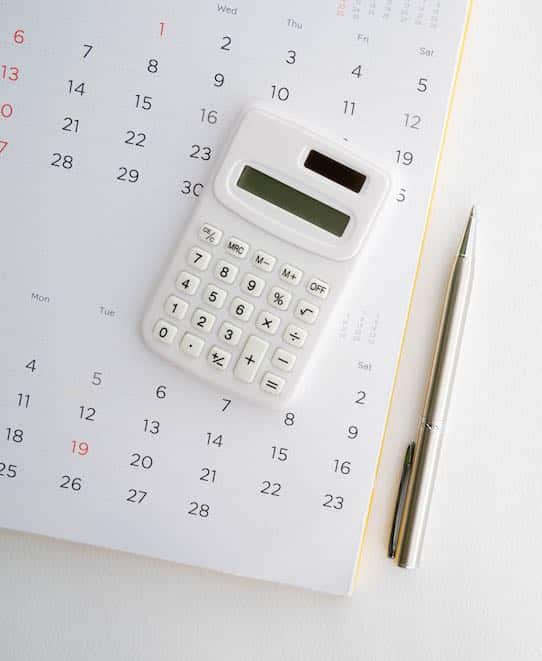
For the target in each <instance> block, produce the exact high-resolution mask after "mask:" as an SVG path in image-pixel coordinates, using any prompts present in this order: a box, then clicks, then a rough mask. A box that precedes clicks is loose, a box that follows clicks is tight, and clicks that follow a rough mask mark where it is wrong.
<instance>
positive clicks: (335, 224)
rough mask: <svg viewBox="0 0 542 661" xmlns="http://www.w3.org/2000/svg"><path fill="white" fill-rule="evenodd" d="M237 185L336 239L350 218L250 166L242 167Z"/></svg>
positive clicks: (341, 233) (342, 232)
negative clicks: (333, 235) (329, 233)
mask: <svg viewBox="0 0 542 661" xmlns="http://www.w3.org/2000/svg"><path fill="white" fill-rule="evenodd" d="M237 185H238V186H239V188H242V189H243V190H246V191H247V192H248V193H252V195H256V196H257V197H261V198H262V200H265V201H266V202H270V203H271V204H274V205H275V206H276V207H280V208H281V209H284V211H288V212H289V213H293V214H294V215H295V216H298V217H299V218H303V220H306V221H307V222H308V223H312V224H313V225H316V227H320V228H321V229H323V230H326V232H331V234H335V236H342V235H343V234H344V230H345V229H346V226H347V225H348V222H349V221H350V216H348V215H347V214H346V213H343V212H342V211H338V210H337V209H334V208H333V207H330V206H329V205H327V204H324V203H323V202H320V201H319V200H316V199H315V198H314V197H311V196H310V195H306V194H305V193H302V192H301V191H298V190H297V189H295V188H292V187H291V186H288V185H287V184H284V183H282V181H279V180H278V179H274V178H273V177H270V176H269V175H267V174H264V173H263V172H260V171H259V170H256V169H255V168H252V167H250V165H245V167H244V168H243V171H242V172H241V175H240V177H239V179H238V180H237Z"/></svg>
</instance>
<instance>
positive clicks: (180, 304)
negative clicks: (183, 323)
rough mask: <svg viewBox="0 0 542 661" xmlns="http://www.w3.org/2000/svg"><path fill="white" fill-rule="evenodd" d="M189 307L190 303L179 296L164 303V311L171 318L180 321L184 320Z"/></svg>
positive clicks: (169, 297) (171, 297)
mask: <svg viewBox="0 0 542 661" xmlns="http://www.w3.org/2000/svg"><path fill="white" fill-rule="evenodd" d="M189 307H190V306H189V305H188V303H187V302H186V301H183V300H182V298H179V297H178V296H168V297H167V300H166V302H165V303H164V311H165V312H166V314H169V316H170V317H174V318H175V319H178V320H179V321H180V320H181V319H184V317H185V315H186V311H187V310H188V308H189Z"/></svg>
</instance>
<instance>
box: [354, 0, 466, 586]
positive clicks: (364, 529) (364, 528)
mask: <svg viewBox="0 0 542 661" xmlns="http://www.w3.org/2000/svg"><path fill="white" fill-rule="evenodd" d="M473 4H474V2H473V0H469V2H468V5H467V11H466V14H465V23H464V26H463V34H462V37H461V42H460V44H459V50H458V56H457V61H456V65H455V72H454V76H453V81H452V86H451V91H450V97H449V100H448V108H447V110H446V117H445V119H444V128H443V130H442V137H441V140H440V147H439V152H438V156H437V163H436V166H435V173H434V175H433V185H432V188H431V195H430V197H429V204H428V205H427V213H426V215H425V223H424V228H423V232H422V239H421V241H420V249H419V252H418V259H417V262H416V270H415V272H414V278H413V280H412V287H411V289H410V295H409V300H408V307H407V313H406V316H405V323H404V326H403V332H402V334H401V341H400V343H399V352H398V355H397V362H396V364H395V372H394V375H393V382H392V386H391V392H390V398H389V400H388V407H387V410H386V417H385V419H384V429H383V431H382V438H381V440H380V447H379V449H378V456H377V460H376V466H375V470H374V473H373V484H372V487H371V494H370V496H369V505H368V507H367V512H366V513H365V517H364V519H363V526H362V533H361V540H360V544H359V549H358V556H357V559H356V568H355V571H354V574H353V577H352V580H351V583H350V589H349V591H348V594H349V595H351V594H352V591H353V588H355V587H356V586H357V583H358V580H359V575H360V566H361V558H362V555H363V547H364V544H365V538H366V536H367V528H368V522H369V517H370V515H371V510H372V507H373V497H374V487H375V482H376V480H377V478H378V472H379V470H380V463H381V460H382V451H383V449H384V442H385V440H386V435H387V432H388V424H389V420H390V413H391V407H392V404H393V400H394V397H395V389H396V386H397V376H398V373H399V367H400V366H401V360H402V358H403V350H404V344H405V339H406V332H407V329H408V323H409V321H410V315H411V313H412V302H413V299H414V292H415V290H416V285H417V283H418V276H419V274H420V266H421V261H422V256H423V251H424V248H425V240H426V238H427V230H428V229H429V221H430V219H431V212H432V209H433V201H434V199H435V193H436V189H437V181H438V176H439V173H440V166H441V162H442V155H443V152H444V145H445V142H446V137H447V135H448V127H449V123H450V116H451V113H452V107H453V104H454V101H455V94H456V90H457V81H458V79H459V72H460V70H461V65H462V64H463V55H464V52H465V43H466V41H467V33H468V30H469V26H470V19H471V15H472V6H473Z"/></svg>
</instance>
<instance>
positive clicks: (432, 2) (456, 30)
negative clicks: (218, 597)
mask: <svg viewBox="0 0 542 661" xmlns="http://www.w3.org/2000/svg"><path fill="white" fill-rule="evenodd" d="M467 4H468V2H467V0H321V1H320V2H313V1H312V0H294V1H293V2H264V1H263V0H261V1H254V0H252V1H249V0H232V2H228V3H225V2H216V1H213V2H211V1H210V0H199V2H197V3H181V2H173V1H171V2H167V1H164V2H153V3H147V2H130V3H127V2H126V3H110V2H108V3H106V2H103V1H102V0H96V1H93V2H72V3H69V4H67V3H65V2H60V1H59V0H50V1H49V2H46V3H45V2H38V1H37V0H35V1H30V0H4V1H3V2H1V3H0V54H1V57H0V186H1V195H0V214H1V225H0V251H1V269H2V303H3V313H2V315H1V319H0V324H1V328H2V347H3V349H2V375H1V388H2V401H1V412H0V416H1V423H2V424H1V434H2V437H1V439H0V525H1V526H4V527H7V528H13V529H17V530H21V531H29V532H33V533H39V534H43V535H49V536H52V537H59V538H63V539H68V540H73V541H78V542H82V543H86V544H94V545H100V546H105V547H109V548H112V549H119V550H124V551H129V552H133V553H139V554H145V555H149V556H154V557H158V558H164V559H168V560H173V561H175V562H179V563H187V564H192V565H198V566H201V567H207V568H211V569H214V570H219V571H223V572H230V573H233V574H239V575H243V576H249V577H255V578H260V579H266V580H271V581H279V582H284V583H289V584H293V585H297V586H302V587H306V588H312V589H316V590H321V591H326V592H331V593H337V594H348V593H349V592H350V591H351V589H352V586H353V585H354V582H355V578H356V574H357V566H358V559H359V555H360V544H361V539H362V535H363V532H364V527H365V525H366V520H367V515H368V511H369V506H370V499H371V494H372V488H373V480H374V476H375V471H376V468H377V464H378V458H379V453H380V448H381V444H382V439H383V435H384V431H385V424H386V418H387V412H388V408H389V405H390V398H391V392H392V386H393V382H394V375H395V370H396V365H397V361H398V355H399V349H400V343H401V338H402V334H403V331H404V326H405V320H406V316H407V311H408V306H409V300H410V295H411V288H412V285H413V279H414V275H415V271H416V266H417V261H418V257H419V251H420V243H421V240H422V235H423V232H424V227H425V222H426V215H427V208H428V203H429V200H430V197H431V192H432V188H433V180H434V174H435V168H436V163H437V159H438V155H439V152H440V147H441V141H442V134H443V129H444V124H445V121H446V116H447V110H448V106H449V100H450V95H451V89H452V86H453V81H454V77H455V73H456V67H457V62H458V53H459V50H460V44H461V41H462V35H463V31H464V26H465V21H466V13H467V9H468V7H467ZM258 99H260V100H264V101H265V102H267V103H270V104H274V105H275V106H276V108H277V109H278V110H287V111H288V112H290V113H291V114H295V115H296V116H298V117H302V118H304V119H306V122H307V124H308V125H313V126H320V127H322V129H324V130H326V131H328V132H331V133H334V134H336V135H337V136H338V137H339V139H341V138H344V140H347V141H348V142H349V144H350V145H351V147H352V148H353V149H355V150H358V151H359V153H360V154H361V155H363V156H364V157H366V158H368V159H370V160H372V161H374V162H375V163H377V164H379V165H380V166H381V167H383V168H384V169H386V170H388V171H389V172H390V173H391V174H392V178H393V192H392V195H391V198H390V200H389V201H388V203H387V205H386V207H385V210H384V213H383V214H382V215H381V216H380V218H379V220H378V222H377V223H376V226H375V228H374V230H373V231H372V233H371V236H370V238H369V240H368V242H367V244H366V246H365V248H364V251H363V257H362V265H361V268H360V271H359V273H360V275H359V278H357V280H356V283H355V286H354V287H353V288H352V290H351V291H350V292H349V293H348V294H347V295H346V296H345V297H344V304H343V305H342V307H341V308H340V310H339V312H338V314H337V315H336V318H335V320H334V322H333V323H332V329H331V331H330V332H329V333H328V335H327V337H326V338H325V340H324V346H323V348H322V350H321V351H320V352H319V354H318V355H317V356H315V360H314V367H313V368H312V369H311V372H310V377H309V378H308V379H307V380H306V382H305V386H304V389H303V391H302V393H301V394H300V396H299V397H298V398H297V399H296V400H294V403H293V404H292V406H291V408H288V409H287V410H284V411H280V412H269V411H267V410H265V409H262V408H259V407H256V406H254V405H249V404H247V403H245V402H243V401H242V400H237V399H235V398H233V397H231V396H229V395H228V393H225V392H218V391H216V390H214V389H213V388H211V387H210V386H208V385H205V384H203V383H202V382H200V381H199V380H196V379H194V378H193V377H191V376H188V375H186V374H184V373H183V372H182V371H180V370H178V369H176V368H175V367H173V366H171V365H168V364H166V363H165V362H164V361H162V360H161V359H160V358H159V357H158V356H156V355H155V354H153V353H151V352H150V351H149V350H148V349H147V348H146V347H145V346H144V344H143V341H142V337H141V332H140V326H141V319H142V316H143V313H144V310H145V307H146V305H147V304H148V301H149V297H150V295H151V293H152V291H153V290H154V288H155V286H156V283H157V280H158V278H159V276H160V274H161V272H162V271H163V269H164V267H165V265H166V263H167V260H168V259H169V258H170V255H171V254H172V251H173V250H174V248H175V246H176V243H177V241H178V240H179V237H180V236H181V233H182V232H183V228H184V227H185V225H186V223H187V221H188V220H189V218H190V216H191V213H192V210H193V208H194V204H195V202H196V201H197V199H198V197H199V196H200V194H201V192H202V191H203V189H204V187H205V186H207V185H208V181H209V173H210V171H211V168H212V166H213V164H214V163H215V162H216V160H217V157H218V155H219V154H220V150H221V147H222V146H223V145H224V143H225V141H226V139H227V137H228V134H229V132H230V130H231V127H232V126H233V125H234V122H235V121H236V119H237V117H238V114H239V112H240V111H241V109H242V108H243V107H244V106H245V105H246V104H247V102H248V101H250V100H258Z"/></svg>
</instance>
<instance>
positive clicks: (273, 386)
mask: <svg viewBox="0 0 542 661" xmlns="http://www.w3.org/2000/svg"><path fill="white" fill-rule="evenodd" d="M285 383H286V382H285V381H284V379H282V378H281V377H280V376H277V375H276V374H273V373H272V372H266V373H265V375H264V377H263V379H262V382H261V383H260V388H261V389H262V390H264V391H265V392H270V393H272V394H274V395H278V394H279V393H280V391H281V390H282V389H283V388H284V384H285Z"/></svg>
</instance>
